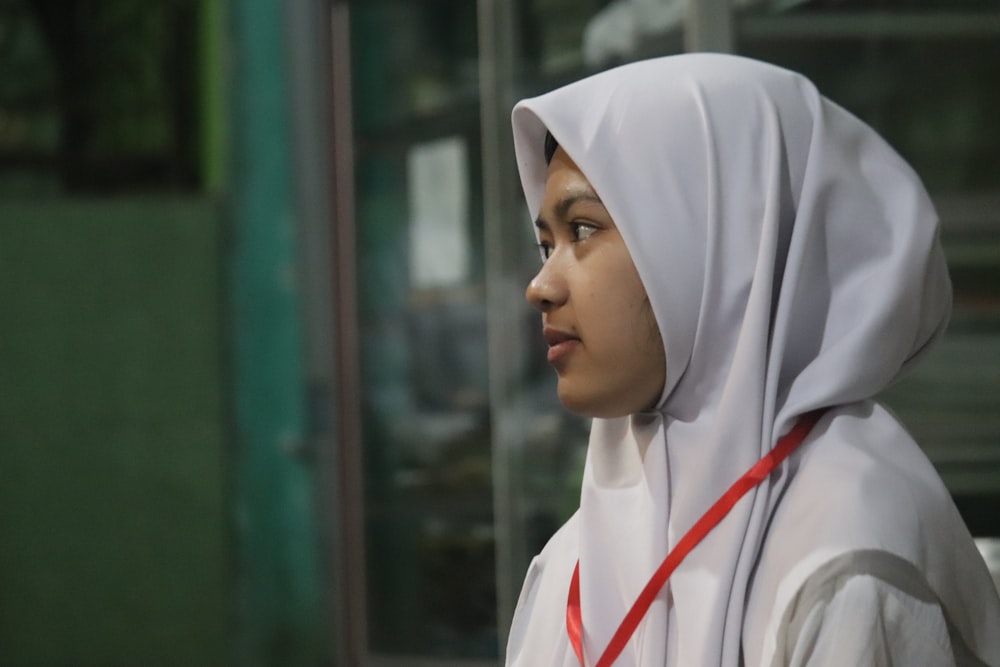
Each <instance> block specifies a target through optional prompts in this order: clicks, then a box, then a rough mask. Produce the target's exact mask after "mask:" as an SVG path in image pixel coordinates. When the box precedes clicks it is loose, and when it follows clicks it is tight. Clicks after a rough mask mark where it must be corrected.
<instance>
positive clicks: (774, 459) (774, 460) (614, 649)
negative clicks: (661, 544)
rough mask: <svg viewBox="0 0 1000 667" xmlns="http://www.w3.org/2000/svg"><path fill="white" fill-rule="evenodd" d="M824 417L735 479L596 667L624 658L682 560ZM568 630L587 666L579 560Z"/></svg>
mask: <svg viewBox="0 0 1000 667" xmlns="http://www.w3.org/2000/svg"><path fill="white" fill-rule="evenodd" d="M821 414H822V411H816V412H811V413H809V414H807V415H803V416H802V418H801V419H799V421H798V423H796V424H795V427H794V428H792V430H791V431H789V432H788V433H786V434H785V435H784V436H783V437H782V438H781V439H780V440H778V444H776V445H775V446H774V449H772V450H771V451H770V452H768V453H767V454H765V455H764V458H762V459H761V460H760V461H757V463H755V464H754V466H753V467H752V468H750V470H748V471H746V472H745V473H744V474H743V476H742V477H740V478H739V479H738V480H736V482H735V483H734V484H733V485H732V486H731V487H729V490H728V491H726V492H725V493H724V494H722V497H721V498H719V499H718V500H717V501H715V504H714V505H712V507H710V508H709V510H708V511H707V512H705V514H704V515H702V517H701V518H700V519H698V521H697V522H696V523H695V524H694V525H693V526H692V527H691V529H690V530H688V532H687V533H685V535H684V537H682V538H681V539H680V541H679V542H678V543H677V544H676V545H675V546H674V548H673V549H672V550H671V551H670V553H669V554H667V557H666V558H665V559H663V562H662V563H661V564H660V567H659V568H657V570H656V572H654V573H653V576H652V577H650V579H649V582H648V583H647V584H646V587H645V588H643V589H642V592H641V593H639V597H638V598H636V600H635V603H633V605H632V608H631V609H630V610H629V612H628V613H627V614H626V615H625V618H624V620H622V623H621V625H619V626H618V630H617V631H616V632H615V634H614V636H613V637H612V638H611V641H610V642H609V643H608V647H607V648H606V649H604V654H603V655H602V656H601V659H600V660H598V661H597V664H596V665H595V667H611V663H613V662H614V661H615V660H616V659H617V658H618V656H619V655H621V652H622V650H624V648H625V645H626V644H627V643H628V640H629V638H630V637H631V636H632V634H633V633H634V632H635V629H636V628H637V627H638V626H639V622H640V621H641V620H642V618H643V617H644V616H645V615H646V612H647V611H649V607H650V605H652V604H653V600H655V599H656V596H657V595H658V594H659V592H660V590H661V589H662V588H663V586H664V584H666V583H667V579H669V578H670V575H671V574H673V572H674V570H676V569H677V566H678V565H680V564H681V561H683V560H684V558H685V557H686V556H687V555H688V554H689V553H691V550H692V549H694V548H695V546H697V545H698V543H699V542H701V540H702V539H703V538H704V537H705V536H706V535H708V533H709V532H710V531H711V530H712V529H713V528H715V526H716V525H718V523H719V522H720V521H722V519H723V518H724V517H725V516H726V514H728V513H729V510H731V509H732V508H733V506H734V505H735V504H736V503H737V502H739V500H740V498H742V497H743V496H744V495H746V493H747V492H748V491H749V490H750V489H752V488H754V487H755V486H757V485H758V484H760V483H761V482H762V481H764V480H765V479H767V477H768V475H770V474H771V472H773V471H774V469H775V468H777V467H778V466H779V465H780V464H781V462H782V461H784V460H785V459H786V458H788V455H789V454H791V453H792V452H793V451H795V448H796V447H798V446H799V445H801V444H802V441H803V440H805V437H806V436H807V435H808V434H809V431H811V430H812V427H813V426H814V425H815V424H816V422H817V421H818V420H819V418H820V415H821ZM566 630H567V632H569V640H570V642H571V643H572V644H573V650H574V651H575V652H576V657H577V658H579V659H580V664H581V665H583V667H586V664H585V663H584V662H583V640H582V637H583V617H582V615H581V614H580V561H577V563H576V569H575V570H573V580H572V581H571V582H570V585H569V600H568V601H567V603H566Z"/></svg>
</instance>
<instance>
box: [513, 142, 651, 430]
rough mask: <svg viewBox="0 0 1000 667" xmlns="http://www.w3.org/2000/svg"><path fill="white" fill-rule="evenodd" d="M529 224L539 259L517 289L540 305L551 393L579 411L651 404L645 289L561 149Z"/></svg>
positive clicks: (608, 411)
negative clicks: (553, 379)
mask: <svg viewBox="0 0 1000 667" xmlns="http://www.w3.org/2000/svg"><path fill="white" fill-rule="evenodd" d="M535 224H536V225H537V226H538V229H539V237H540V242H541V247H542V253H543V256H544V257H545V258H546V259H545V263H544V264H543V265H542V268H541V270H540V271H539V272H538V275H536V276H535V277H534V279H533V280H532V281H531V283H530V284H529V285H528V290H527V294H526V296H527V299H528V302H529V303H530V304H531V305H532V306H534V307H535V308H537V309H538V310H540V311H541V312H542V326H543V329H544V335H545V339H546V342H547V343H548V344H549V353H548V360H549V363H551V364H552V366H553V367H555V369H556V372H557V373H558V375H559V385H558V389H559V399H560V400H561V401H562V403H563V405H565V406H566V407H567V408H568V409H569V410H572V411H573V412H575V413H577V414H581V415H585V416H588V417H621V416H624V415H629V414H633V413H636V412H642V411H643V410H647V409H649V408H651V407H653V406H654V405H655V404H656V401H657V400H658V399H659V397H660V392H661V391H662V390H663V383H664V379H665V375H666V360H665V356H664V351H663V342H662V340H661V338H660V331H659V328H658V327H657V325H656V320H655V318H654V317H653V312H652V309H651V307H650V305H649V300H648V299H647V298H646V290H645V289H644V288H643V286H642V281H641V280H639V274H638V272H636V270H635V265H634V264H633V263H632V257H631V255H629V252H628V248H626V247H625V241H624V239H622V236H621V234H620V233H619V232H618V228H617V227H616V226H615V223H614V221H613V220H612V219H611V216H610V215H609V214H608V211H607V209H606V208H604V204H602V203H601V200H600V199H599V198H598V196H597V193H596V192H595V191H594V189H593V188H592V187H591V185H590V182H589V181H588V180H587V178H586V177H585V176H584V175H583V173H582V172H581V171H580V169H579V168H578V167H577V166H576V164H574V162H573V161H572V160H571V159H570V158H569V156H568V155H567V154H566V153H565V152H564V151H563V150H562V149H561V148H560V149H558V150H557V151H556V152H555V155H553V157H552V162H551V163H550V164H549V170H548V178H547V180H546V183H545V198H544V200H543V201H542V207H541V210H540V212H539V215H538V220H537V221H536V223H535Z"/></svg>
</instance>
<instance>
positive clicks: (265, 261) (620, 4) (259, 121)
mask: <svg viewBox="0 0 1000 667" xmlns="http://www.w3.org/2000/svg"><path fill="white" fill-rule="evenodd" d="M691 50H719V51H731V52H736V53H741V54H745V55H749V56H753V57H756V58H760V59H763V60H767V61H770V62H774V63H777V64H780V65H783V66H786V67H790V68H792V69H796V70H799V71H801V72H803V73H804V74H806V75H808V76H809V77H811V78H812V79H813V80H814V81H815V82H816V83H817V84H818V86H819V87H820V89H821V90H823V91H824V92H825V93H826V94H827V95H828V96H829V97H831V98H833V99H834V100H836V101H838V102H839V103H840V104H842V105H843V106H845V107H847V108H848V109H850V110H851V111H853V112H854V113H855V114H857V115H858V116H860V117H861V118H863V119H864V120H866V121H867V122H869V123H870V124H871V125H873V126H874V127H875V128H877V129H878V130H879V131H880V132H881V133H882V134H883V135H884V136H885V137H886V138H887V139H888V140H889V142H890V143H892V144H893V145H894V146H895V147H896V148H897V149H898V150H899V151H900V152H901V153H902V154H903V155H904V156H905V157H906V158H907V159H908V160H909V161H910V162H911V163H912V164H913V165H914V166H915V168H916V169H917V171H918V172H919V173H920V174H921V175H922V176H923V178H924V179H925V181H926V183H927V186H928V188H929V190H930V191H931V193H932V195H933V197H934V198H935V201H936V203H937V205H938V207H939V211H940V213H941V216H942V219H943V221H944V224H943V236H944V242H945V245H946V250H947V253H948V257H949V260H950V263H951V268H952V272H953V279H954V283H955V291H956V307H955V313H954V318H953V323H952V325H951V329H950V332H949V334H948V336H947V338H946V340H945V341H944V343H943V344H942V345H941V346H940V347H939V349H938V350H937V351H936V352H935V354H934V355H933V356H932V357H931V358H930V359H929V360H928V361H927V362H926V363H925V365H924V366H923V367H922V368H921V369H919V370H918V371H917V372H916V373H915V374H914V375H912V376H911V377H909V378H908V379H906V380H905V381H904V382H901V383H900V384H899V385H898V386H896V387H893V388H892V389H891V391H890V392H889V393H888V395H887V396H886V397H885V398H886V400H887V401H888V402H889V404H890V405H891V406H892V407H893V408H894V409H895V410H896V411H897V412H898V413H899V414H900V415H901V417H902V418H903V420H904V421H905V422H906V423H907V425H908V426H909V427H910V428H911V430H912V431H913V432H914V434H915V435H916V437H917V438H918V440H919V441H920V442H921V443H922V444H923V445H924V446H925V448H926V450H927V452H928V454H929V455H930V456H931V458H932V460H933V461H934V463H935V464H936V465H937V467H938V469H939V470H940V471H941V474H942V476H943V477H944V479H945V481H946V483H947V484H948V485H949V488H950V489H951V491H952V493H953V495H954V497H955V499H956V502H957V503H958V505H959V508H960V509H961V511H962V513H963V515H964V516H965V519H966V521H967V523H968V524H969V526H970V527H971V529H972V531H973V533H974V534H975V535H977V536H978V537H980V538H981V545H982V547H983V551H984V553H986V554H988V555H990V554H992V556H991V557H992V558H993V559H994V561H996V560H997V557H998V556H1000V548H998V543H997V542H996V541H995V540H996V538H1000V162H998V158H997V155H1000V123H998V122H997V119H1000V85H998V82H1000V3H998V2H997V1H996V0H936V1H935V0H839V1H838V0H812V1H796V0H758V1H754V0H740V1H738V2H729V1H727V0H703V1H701V2H693V1H692V2H684V1H683V0H615V1H614V2H607V1H605V0H478V1H475V2H474V1H473V0H364V1H345V0H325V1H320V0H286V2H283V3H282V2H280V1H279V0H239V1H237V0H229V1H226V0H146V1H144V2H138V1H135V0H92V1H89V2H85V1H84V0H61V1H56V0H51V1H48V0H0V665H2V666H4V667H8V666H9V667H75V666H81V667H82V666H87V667H118V666H133V665H134V666H138V665H142V666H144V667H168V666H170V667H174V666H184V667H191V666H205V667H209V666H224V665H238V666H243V665H246V666H258V665H260V666H264V665H267V666H272V665H273V666H282V667H285V666H294V665H324V666H326V665H336V666H354V665H366V666H368V665H371V666H385V667H391V666H394V665H398V666H400V667H402V666H406V667H419V666H420V665H427V666H430V665H452V666H455V667H459V666H466V665H467V666H482V667H486V666H492V665H496V664H498V659H499V658H498V656H499V655H500V654H501V650H500V648H499V647H500V646H502V645H503V643H504V642H505V629H506V627H507V626H508V624H509V621H510V617H511V614H512V612H513V606H514V602H515V601H516V595H517V592H518V590H519V587H520V583H521V580H522V577H523V574H524V572H525V570H526V568H527V565H528V562H529V560H530V558H531V556H532V555H533V554H534V553H536V552H537V551H538V549H539V548H540V547H541V546H542V545H543V544H544V542H545V541H546V539H547V538H548V537H549V536H550V535H551V533H552V532H553V531H554V530H555V529H556V528H557V527H558V526H559V525H560V524H561V522H562V521H563V520H564V519H565V518H566V517H567V516H568V515H569V514H570V513H571V512H572V511H573V509H574V508H575V506H576V503H577V493H578V486H577V485H578V480H579V476H580V472H581V469H582V461H583V450H584V446H585V443H586V432H587V424H586V423H584V422H582V421H581V420H579V419H576V418H573V417H571V416H569V415H567V414H566V413H565V412H564V411H563V410H562V409H561V408H560V407H559V405H558V402H557V399H556V397H555V392H554V382H553V380H554V376H553V374H552V373H551V372H550V369H548V367H547V366H546V364H545V362H544V351H543V349H542V341H541V337H540V336H539V335H538V333H539V332H538V322H537V318H536V317H535V315H534V314H532V313H531V312H530V310H529V308H528V307H527V306H526V304H525V303H524V301H523V289H524V286H525V284H526V282H527V280H528V279H529V277H530V276H531V275H532V274H533V272H534V270H535V269H536V267H537V254H536V252H535V249H534V246H533V239H532V236H531V232H530V225H529V224H528V220H527V211H526V208H525V206H524V203H523V200H522V197H521V193H520V188H519V186H518V184H517V180H516V179H517V176H516V171H515V168H514V163H513V153H512V144H511V138H510V127H509V113H510V109H511V107H512V106H513V104H514V102H515V101H516V100H517V99H520V98H521V97H525V96H528V95H533V94H536V93H539V92H542V91H545V90H548V89H550V88H553V87H555V86H557V85H559V84H561V83H565V82H568V81H570V80H572V79H576V78H578V77H580V76H583V75H585V74H588V73H591V72H595V71H598V70H600V69H604V68H607V67H609V66H612V65H615V64H619V63H622V62H626V61H629V60H635V59H638V58H645V57H650V56H655V55H663V54H669V53H679V52H682V51H691ZM991 540H992V541H991Z"/></svg>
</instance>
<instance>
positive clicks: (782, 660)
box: [768, 550, 1000, 667]
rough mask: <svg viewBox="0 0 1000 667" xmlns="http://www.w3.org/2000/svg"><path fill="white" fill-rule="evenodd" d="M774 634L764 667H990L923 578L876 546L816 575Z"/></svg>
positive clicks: (835, 562) (837, 560)
mask: <svg viewBox="0 0 1000 667" xmlns="http://www.w3.org/2000/svg"><path fill="white" fill-rule="evenodd" d="M775 639H776V642H775V652H774V654H773V656H772V660H771V661H770V662H769V665H768V667H845V666H847V665H850V666H851V667H885V666H893V665H899V666H905V667H909V666H910V665H913V666H919V667H989V666H988V665H987V663H986V662H984V661H983V660H982V659H981V658H980V657H978V656H977V655H976V652H975V651H974V650H973V649H971V648H970V646H969V645H968V643H967V640H966V638H964V637H963V635H962V632H961V631H960V630H959V629H958V627H957V626H956V624H955V623H954V622H953V621H952V619H951V618H950V617H949V614H948V611H947V610H946V609H945V607H944V606H943V605H942V603H941V601H940V599H939V598H938V596H937V595H936V594H935V593H934V592H933V590H932V589H931V587H930V586H929V585H928V583H927V580H926V578H925V577H924V575H923V574H922V573H921V572H920V571H919V570H917V569H916V567H914V566H913V564H911V563H909V562H908V561H905V560H903V559H902V558H899V557H898V556H895V555H893V554H890V553H887V552H884V551H877V550H871V551H856V552H850V553H847V554H845V555H843V556H841V557H838V558H835V559H834V560H832V561H830V562H829V563H827V564H826V565H824V566H822V567H821V568H819V569H818V570H817V571H816V572H814V573H813V574H812V575H811V576H810V577H809V579H807V580H806V582H805V583H804V584H803V585H802V586H801V587H800V589H799V590H798V592H797V593H796V595H795V596H794V598H793V599H792V601H791V602H790V603H789V604H788V607H787V608H786V609H785V610H784V613H783V614H782V620H781V623H780V625H779V626H778V630H777V633H776V636H775ZM993 667H1000V665H993Z"/></svg>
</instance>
